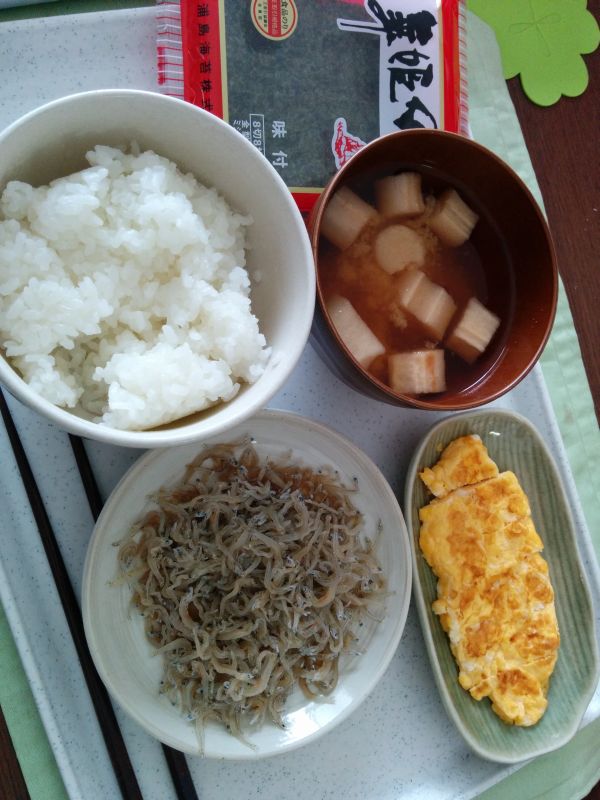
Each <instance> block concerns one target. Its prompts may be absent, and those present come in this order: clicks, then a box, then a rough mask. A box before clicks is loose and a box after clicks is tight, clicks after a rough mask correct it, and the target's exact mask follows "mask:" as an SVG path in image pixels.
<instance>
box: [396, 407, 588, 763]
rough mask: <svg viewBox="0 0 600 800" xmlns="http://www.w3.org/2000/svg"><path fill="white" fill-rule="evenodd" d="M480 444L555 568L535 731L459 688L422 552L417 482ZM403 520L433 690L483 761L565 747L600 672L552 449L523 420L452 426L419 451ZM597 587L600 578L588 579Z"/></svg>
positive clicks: (490, 418)
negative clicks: (553, 621) (468, 437)
mask: <svg viewBox="0 0 600 800" xmlns="http://www.w3.org/2000/svg"><path fill="white" fill-rule="evenodd" d="M468 433H476V434H478V435H479V436H481V438H482V440H483V442H484V444H485V445H486V447H487V448H488V451H489V454H490V456H491V458H493V459H494V461H495V462H496V463H497V464H498V467H499V468H500V470H501V471H503V470H507V469H510V470H512V471H513V472H514V473H515V474H516V475H517V477H518V478H519V481H520V482H521V486H522V487H523V489H524V490H525V492H526V493H527V496H528V497H529V502H530V505H531V511H532V516H533V520H534V522H535V525H536V528H537V530H538V532H539V534H540V536H541V537H542V540H543V542H544V551H543V554H542V555H543V556H544V558H545V559H546V561H547V562H548V566H549V568H550V578H551V580H552V585H553V587H554V593H555V604H556V613H557V616H558V624H559V629H560V636H561V644H560V649H559V655H558V660H557V663H556V667H555V670H554V673H553V675H552V677H551V679H550V688H549V692H548V708H547V710H546V713H545V714H544V716H543V717H542V719H541V720H540V722H538V723H537V725H534V726H532V727H530V728H523V727H516V726H512V725H506V724H505V723H503V722H502V721H501V720H500V719H499V718H498V717H497V716H496V714H494V712H493V711H492V709H491V704H490V702H489V701H488V700H487V699H484V700H482V701H480V702H477V701H476V700H474V699H473V698H472V697H471V696H470V695H469V693H468V692H466V691H465V690H464V689H462V688H461V686H460V684H459V683H458V669H457V666H456V662H455V660H454V657H453V655H452V652H451V651H450V646H449V643H448V638H447V636H446V634H445V633H444V631H443V629H442V626H441V625H440V622H439V620H438V618H437V617H436V615H435V614H434V613H433V611H432V610H431V604H432V602H433V601H434V600H435V599H436V597H437V580H436V578H435V575H434V574H433V572H432V571H431V569H430V568H429V565H428V564H427V562H426V561H425V559H424V557H423V555H422V553H421V550H420V548H419V541H418V537H419V508H421V507H422V506H424V505H426V504H427V503H428V502H429V500H430V499H431V496H430V495H429V494H428V492H427V489H426V488H425V486H424V484H423V483H422V481H421V480H420V479H419V477H418V473H419V472H420V471H421V470H422V469H423V468H424V467H428V466H432V465H433V464H434V463H435V462H436V461H437V460H438V458H439V455H440V452H441V450H442V448H444V447H445V446H446V445H447V444H449V443H450V442H451V441H452V440H453V439H455V438H456V437H458V436H464V435H465V434H468ZM405 518H406V525H407V527H408V532H409V538H410V543H411V549H412V559H413V575H414V579H413V586H414V589H413V591H414V597H415V601H416V604H417V609H418V612H419V617H420V620H421V627H422V629H423V635H424V638H425V644H426V646H427V650H428V652H429V658H430V660H431V666H432V668H433V672H434V676H435V680H436V683H437V685H438V688H439V691H440V693H441V697H442V700H443V703H444V706H445V707H446V710H447V712H448V714H449V716H450V718H451V719H452V720H453V721H454V722H455V724H456V726H457V728H458V730H459V731H460V733H461V734H462V735H463V736H464V738H465V739H466V741H467V743H468V744H469V745H470V746H471V748H472V749H473V750H474V751H475V752H476V753H477V754H478V755H480V756H482V757H483V758H487V759H489V760H491V761H498V762H502V763H507V764H509V763H515V762H518V761H523V760H525V759H529V758H533V757H535V756H538V755H541V754H542V753H547V752H549V751H551V750H554V749H556V748H558V747H560V746H561V745H563V744H565V743H566V742H567V741H568V740H569V739H570V738H571V737H572V736H573V735H574V734H575V732H576V731H577V728H578V727H579V724H580V723H581V720H582V717H583V715H584V713H585V710H586V708H587V706H588V704H589V702H590V700H591V698H592V695H593V693H594V690H595V688H596V684H597V682H598V675H599V670H600V661H599V656H598V645H597V640H596V635H595V623H594V609H593V606H592V600H591V594H590V586H589V583H588V578H587V577H586V574H585V571H584V568H583V565H582V562H581V559H580V555H579V551H578V546H577V536H578V535H587V532H585V531H583V532H581V531H580V532H576V529H575V525H574V522H573V518H572V515H571V511H570V508H569V501H568V499H567V495H566V493H565V490H564V488H563V484H562V480H561V478H560V476H559V473H558V470H557V468H556V466H555V464H554V460H553V458H552V456H551V455H550V452H549V451H548V449H547V447H546V445H545V444H544V442H543V441H542V439H541V437H540V435H539V434H538V433H537V431H536V430H535V428H533V426H532V425H531V423H529V422H528V421H527V420H526V419H525V418H524V417H521V416H519V415H518V414H515V413H513V412H508V411H499V410H492V411H479V412H472V413H466V414H459V415H455V416H452V417H448V418H446V419H444V420H442V421H441V422H440V423H439V424H437V425H436V426H435V427H434V428H433V429H432V430H431V431H430V432H429V433H428V434H427V436H426V437H425V439H424V440H423V441H422V442H421V444H420V446H419V447H418V448H417V451H416V452H415V455H414V456H413V460H412V462H411V465H410V467H409V470H408V475H407V481H406V492H405ZM592 580H593V581H594V582H595V583H597V582H598V574H597V572H596V574H595V575H594V576H593V577H592Z"/></svg>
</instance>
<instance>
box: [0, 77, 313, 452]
mask: <svg viewBox="0 0 600 800" xmlns="http://www.w3.org/2000/svg"><path fill="white" fill-rule="evenodd" d="M132 141H135V142H137V143H138V145H139V146H140V148H141V149H142V150H146V149H151V150H154V151H155V152H157V153H158V154H159V155H161V156H164V157H166V158H168V159H170V160H172V161H174V162H175V163H176V164H177V166H178V167H179V168H180V169H181V170H182V171H183V172H191V173H193V174H194V176H195V177H196V178H197V179H198V180H199V181H201V182H202V183H204V184H205V185H207V186H214V187H215V188H216V189H217V191H218V192H219V193H220V194H222V195H223V196H224V197H225V199H226V200H227V202H228V203H229V204H230V205H231V206H232V208H233V209H234V210H236V211H238V212H240V213H242V214H249V215H250V216H251V217H252V219H253V223H252V225H251V226H250V227H249V228H248V233H247V270H248V273H249V275H250V279H251V281H252V291H251V298H252V311H253V313H254V314H255V315H256V316H257V317H258V320H259V324H260V329H261V332H262V333H263V334H264V335H265V337H266V340H267V344H268V346H270V347H271V348H272V352H271V356H270V358H269V361H268V363H267V366H266V368H265V371H264V373H263V374H262V375H261V377H260V378H259V379H258V380H257V381H256V382H255V383H253V384H251V385H247V384H245V385H243V386H242V389H241V390H240V392H239V393H238V394H237V395H236V396H235V397H234V398H233V399H232V400H229V401H228V402H226V403H219V404H218V405H216V406H214V407H212V408H209V409H207V410H205V411H202V412H199V413H197V414H194V415H190V416H188V417H185V418H183V419H181V420H177V421H175V422H172V423H169V424H168V425H165V426H163V427H161V428H157V429H154V430H144V431H132V430H117V429H115V428H112V427H108V426H107V425H103V424H98V423H96V422H94V421H92V419H91V418H89V415H87V417H86V415H85V413H84V412H82V411H80V410H78V409H74V410H67V409H63V408H59V407H58V406H55V405H54V404H52V403H50V402H48V401H47V400H45V399H44V398H42V397H41V396H40V395H39V394H38V393H37V392H35V391H34V390H32V389H31V388H30V387H29V386H28V385H27V383H25V381H24V380H23V379H22V378H21V377H20V376H19V374H18V373H17V372H16V371H15V370H14V369H13V368H12V367H11V365H10V364H9V362H8V361H7V360H6V359H5V358H4V357H3V354H2V351H0V383H2V384H3V385H4V386H5V387H6V388H7V389H8V390H9V392H11V394H13V395H14V396H15V397H17V398H18V399H19V400H21V401H22V402H23V403H25V404H26V405H28V406H30V407H31V408H33V409H34V410H35V411H37V412H39V413H40V414H42V415H43V416H45V417H47V418H48V419H49V420H51V421H52V422H53V423H55V424H56V425H58V426H59V427H61V428H63V429H66V430H68V431H70V432H71V433H75V434H78V435H80V436H84V437H87V438H90V439H96V440H99V441H103V442H107V443H110V444H115V445H122V446H129V447H142V448H149V447H166V446H170V445H176V444H184V443H187V442H192V441H197V440H201V439H203V438H205V437H206V436H209V435H214V434H217V433H220V432H222V431H225V430H227V429H229V428H231V427H232V426H234V425H236V424H238V423H240V422H241V421H243V420H244V419H246V418H248V417H249V416H251V415H252V414H253V413H255V412H256V411H257V410H258V409H260V408H262V407H264V406H266V405H267V404H268V402H269V400H270V399H271V398H272V397H273V395H274V394H276V392H277V391H278V390H279V389H280V388H281V386H282V385H283V383H284V382H285V381H286V379H287V378H288V376H289V375H290V373H291V372H292V370H293V368H294V367H295V365H296V363H297V361H298V359H299V357H300V355H301V353H302V350H303V348H304V346H305V344H306V341H307V338H308V334H309V331H310V325H311V322H312V316H313V310H314V298H315V276H314V265H313V259H312V254H311V250H310V243H309V239H308V236H307V233H306V229H305V225H304V222H303V220H302V217H301V215H300V212H299V211H298V209H297V207H296V204H295V202H294V200H293V199H292V197H291V195H290V192H289V190H288V189H287V187H286V185H285V183H284V182H283V180H282V179H281V177H280V176H279V174H278V173H277V171H276V170H275V168H274V167H272V166H271V164H270V163H269V162H268V161H267V160H266V159H265V158H264V157H263V156H262V155H261V154H260V153H259V152H258V150H256V148H255V147H254V146H253V145H252V144H251V143H250V142H249V141H248V140H247V139H246V138H245V137H243V136H242V135H241V134H239V133H238V132H237V131H235V130H234V129H233V128H232V127H231V126H230V125H228V124H227V123H225V122H223V121H222V120H220V119H218V118H217V117H215V116H214V115H212V114H209V113H207V112H205V111H203V110H202V109H199V108H197V107H195V106H192V105H191V104H189V103H185V102H183V101H180V100H177V99H175V98H171V97H166V96H164V95H160V94H157V93H153V92H142V91H136V90H122V89H106V90H98V91H92V92H85V93H82V94H76V95H70V96H68V97H65V98H61V99H59V100H55V101H53V102H51V103H48V104H47V105H44V106H42V107H41V108H39V109H36V110H35V111H32V112H30V113H29V114H26V115H25V116H24V117H22V118H21V119H19V120H17V121H16V122H15V123H13V124H12V125H11V126H9V127H8V128H7V129H5V130H4V131H3V132H2V133H1V134H0V191H1V190H2V189H3V188H4V186H5V185H6V184H7V182H8V181H10V180H21V181H26V182H28V183H31V184H33V185H34V186H39V185H44V184H47V183H49V182H50V181H52V180H54V179H55V178H58V177H61V176H65V175H69V174H71V173H73V172H76V171H78V170H80V169H83V168H84V167H85V166H87V165H86V162H85V159H84V156H85V153H86V151H88V150H90V149H92V148H93V147H94V146H96V145H98V144H107V145H112V146H119V147H122V148H125V147H127V146H128V145H129V144H130V143H131V142H132Z"/></svg>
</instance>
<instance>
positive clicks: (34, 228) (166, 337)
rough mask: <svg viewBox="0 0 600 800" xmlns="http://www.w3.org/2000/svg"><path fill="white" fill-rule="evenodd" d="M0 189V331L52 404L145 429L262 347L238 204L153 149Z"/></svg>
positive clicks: (96, 156)
mask: <svg viewBox="0 0 600 800" xmlns="http://www.w3.org/2000/svg"><path fill="white" fill-rule="evenodd" d="M86 159H87V161H88V163H89V164H90V167H89V169H85V170H83V171H82V172H79V173H76V174H74V175H70V176H68V177H66V178H60V179H58V180H56V181H53V182H52V183H51V184H50V185H49V186H42V187H39V188H33V187H32V186H30V185H28V184H26V183H22V182H20V181H12V182H11V183H9V184H8V185H7V187H6V189H5V191H4V193H3V195H2V197H1V198H0V344H1V346H2V347H3V348H4V350H5V352H6V355H7V356H8V358H9V360H10V362H11V363H12V365H13V366H14V367H15V368H16V369H17V370H18V371H19V373H20V374H21V375H22V376H23V378H24V379H25V380H26V381H27V383H28V384H29V385H30V386H31V388H32V389H34V390H35V391H36V392H38V393H39V394H40V395H42V396H43V397H44V398H46V399H47V400H49V401H50V402H51V403H55V404H56V405H58V406H62V407H66V408H75V407H76V406H77V407H78V408H79V409H83V411H84V412H85V413H86V414H87V415H90V416H91V417H92V418H93V419H94V420H95V421H97V422H101V423H104V424H106V425H110V426H112V427H115V428H124V429H143V428H149V427H153V426H156V425H161V424H163V423H166V422H169V421H171V420H174V419H177V418H179V417H182V416H185V415H186V414H189V413H191V412H194V411H199V410H201V409H203V408H207V407H208V406H210V405H213V404H214V403H216V402H218V401H221V400H228V399H230V398H232V397H233V396H234V395H235V394H236V392H237V391H238V390H239V387H240V383H241V382H248V383H252V382H254V381H255V380H256V379H257V378H258V377H259V376H260V375H261V374H262V372H263V370H264V367H265V363H266V359H267V357H268V348H267V347H266V342H265V338H264V336H263V335H262V334H261V333H260V332H259V328H258V322H257V319H256V317H255V316H254V315H253V314H252V312H251V308H250V299H249V291H250V281H249V277H248V273H247V271H246V269H245V268H244V267H245V252H244V247H245V229H246V226H247V225H249V224H251V220H250V219H249V218H248V217H243V216H241V215H240V214H237V213H235V212H234V211H232V209H231V208H230V207H229V206H228V204H227V203H226V202H225V200H224V199H223V198H222V197H221V196H220V195H219V194H218V193H217V192H216V191H215V190H214V189H211V188H207V187H205V186H202V185H201V184H200V183H199V182H198V181H197V180H196V179H195V178H194V177H193V176H192V175H183V174H182V173H181V172H180V171H179V170H178V169H177V167H176V166H175V164H173V163H172V162H171V161H168V160H167V159H165V158H162V157H160V156H158V155H156V154H155V153H153V152H151V151H147V152H144V153H139V152H136V150H135V147H133V148H132V152H131V154H126V153H124V152H122V151H121V150H117V149H115V148H112V147H104V146H98V147H96V148H94V150H93V151H91V152H89V153H87V155H86Z"/></svg>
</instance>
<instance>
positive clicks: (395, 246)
mask: <svg viewBox="0 0 600 800" xmlns="http://www.w3.org/2000/svg"><path fill="white" fill-rule="evenodd" d="M374 249H375V260H376V261H377V263H378V264H379V266H380V267H381V269H383V270H385V271H386V272H387V273H389V274H390V275H393V274H394V273H395V272H400V271H401V270H403V269H406V267H408V266H411V267H422V266H423V264H424V263H425V244H424V243H423V239H422V238H421V237H420V236H419V234H418V233H416V232H415V231H413V229H412V228H408V227H407V226H406V225H389V226H388V227H387V228H384V229H383V230H382V231H380V233H378V234H377V238H376V239H375V248H374Z"/></svg>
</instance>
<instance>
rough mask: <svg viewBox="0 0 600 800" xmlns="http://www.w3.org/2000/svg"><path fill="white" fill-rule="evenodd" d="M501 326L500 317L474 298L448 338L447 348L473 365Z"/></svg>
mask: <svg viewBox="0 0 600 800" xmlns="http://www.w3.org/2000/svg"><path fill="white" fill-rule="evenodd" d="M499 325H500V320H499V319H498V317H497V316H496V315H495V314H492V312H491V311H489V310H488V309H487V308H486V307H485V306H484V305H483V304H482V303H480V302H479V300H477V299H476V298H475V297H472V298H471V299H470V300H469V302H468V303H467V305H466V308H465V310H464V311H463V313H462V316H461V317H460V319H459V320H458V322H457V323H456V326H455V327H454V329H453V330H452V332H451V333H450V335H449V336H448V339H447V340H446V346H447V347H448V348H450V350H453V351H454V352H455V353H456V354H457V355H459V356H460V357H461V358H463V359H464V360H465V361H467V362H468V363H469V364H472V363H473V361H475V359H476V358H477V357H478V356H480V355H481V354H482V353H483V351H484V350H485V348H486V347H487V346H488V344H489V343H490V341H491V339H492V336H493V335H494V334H495V333H496V330H497V328H498V326H499Z"/></svg>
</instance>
